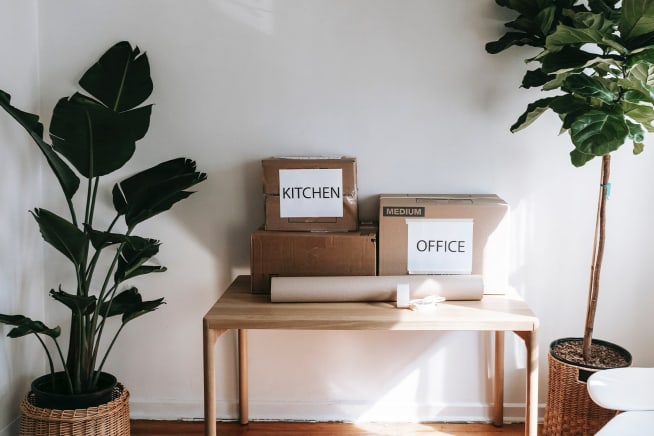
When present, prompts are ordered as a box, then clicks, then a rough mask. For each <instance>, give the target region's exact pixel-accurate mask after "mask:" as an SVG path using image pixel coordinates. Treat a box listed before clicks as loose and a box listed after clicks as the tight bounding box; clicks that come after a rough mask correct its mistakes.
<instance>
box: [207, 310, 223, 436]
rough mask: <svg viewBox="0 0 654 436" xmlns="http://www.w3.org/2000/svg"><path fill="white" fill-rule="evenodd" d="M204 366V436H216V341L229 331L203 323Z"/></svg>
mask: <svg viewBox="0 0 654 436" xmlns="http://www.w3.org/2000/svg"><path fill="white" fill-rule="evenodd" d="M202 324H203V325H202V357H203V365H204V434H205V435H206V436H216V356H215V352H216V341H217V340H218V338H219V337H220V336H221V335H222V334H223V333H225V332H226V331H227V330H216V329H212V328H209V327H207V323H206V321H203V323H202Z"/></svg>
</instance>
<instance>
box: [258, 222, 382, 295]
mask: <svg viewBox="0 0 654 436" xmlns="http://www.w3.org/2000/svg"><path fill="white" fill-rule="evenodd" d="M250 270H251V275H252V292H253V293H269V292H270V278H271V277H273V276H287V277H307V276H374V275H376V274H377V227H376V226H361V227H360V229H359V230H358V231H355V232H334V233H327V232H284V231H267V230H263V229H259V230H256V231H255V232H253V233H252V236H251V246H250Z"/></svg>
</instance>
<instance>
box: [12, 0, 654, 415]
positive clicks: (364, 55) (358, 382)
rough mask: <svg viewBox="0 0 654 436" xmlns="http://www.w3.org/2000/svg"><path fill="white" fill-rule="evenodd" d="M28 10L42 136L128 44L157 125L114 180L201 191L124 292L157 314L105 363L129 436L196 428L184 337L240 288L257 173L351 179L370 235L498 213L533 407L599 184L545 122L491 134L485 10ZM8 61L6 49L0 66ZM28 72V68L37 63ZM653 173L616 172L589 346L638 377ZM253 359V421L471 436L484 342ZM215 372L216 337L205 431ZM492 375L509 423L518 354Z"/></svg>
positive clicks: (380, 340)
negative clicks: (315, 162)
mask: <svg viewBox="0 0 654 436" xmlns="http://www.w3.org/2000/svg"><path fill="white" fill-rule="evenodd" d="M38 6H39V32H40V39H39V44H40V48H39V53H40V57H41V86H42V96H43V100H42V106H43V108H44V112H43V114H44V116H45V117H46V118H47V114H48V113H49V111H50V109H51V108H52V106H53V105H54V103H55V102H56V100H57V98H58V97H60V96H63V95H67V94H70V93H71V92H72V90H73V86H74V83H75V82H76V80H77V79H78V78H79V75H80V74H81V73H82V72H83V71H84V70H85V69H86V68H87V67H88V66H89V65H90V63H91V62H92V61H94V60H95V59H96V58H97V56H99V55H100V54H101V53H102V52H103V51H104V50H105V49H106V48H108V47H109V46H110V45H111V44H113V43H114V42H116V41H118V40H122V39H126V40H129V41H131V42H133V43H135V44H138V45H139V46H140V47H141V48H142V49H143V50H146V51H147V52H148V55H149V56H150V61H151V65H152V74H153V78H154V82H155V91H154V94H153V96H152V101H153V102H154V103H155V104H156V105H155V108H154V115H153V120H152V127H151V130H150V133H149V134H148V136H146V138H145V139H144V140H142V141H141V143H140V145H139V146H138V149H137V152H136V155H135V158H134V162H133V165H132V166H131V167H130V169H134V170H135V169H137V168H142V167H145V166H148V165H151V164H153V163H156V162H159V161H161V160H164V159H167V158H169V157H173V156H178V155H185V156H189V157H192V158H194V159H196V160H197V161H198V162H199V165H200V166H201V168H202V169H203V170H205V171H207V172H208V175H209V180H208V181H207V182H205V183H204V184H202V185H200V186H199V187H198V193H197V194H195V196H193V197H191V199H189V200H187V201H186V202H185V204H184V203H182V204H180V205H178V207H177V208H176V209H174V210H173V211H172V212H171V213H170V214H169V215H168V216H165V215H162V216H160V217H159V218H157V219H155V220H153V222H152V223H148V224H146V225H144V226H143V227H142V228H141V230H140V231H141V233H142V234H144V235H147V236H152V237H157V238H160V239H161V240H162V241H163V246H162V250H161V255H160V259H161V261H162V262H163V263H164V264H165V265H167V266H168V267H169V271H168V272H167V273H165V274H163V275H159V276H158V277H155V278H152V279H148V280H147V281H143V282H141V283H140V288H141V289H143V290H145V291H144V293H145V295H147V296H149V297H152V298H154V297H156V296H159V295H162V296H165V297H166V300H167V302H168V304H167V305H166V306H164V307H163V308H162V309H161V310H159V311H157V312H155V313H154V314H152V315H149V316H148V317H144V318H142V319H140V320H138V321H135V322H134V324H133V325H132V326H130V327H131V328H129V329H128V330H129V331H128V332H127V333H126V335H125V336H123V337H122V339H121V340H120V341H119V344H118V345H117V347H118V348H117V350H116V353H115V354H114V355H113V357H112V359H110V362H109V363H108V368H107V369H109V370H111V371H112V372H114V373H116V374H118V376H119V377H120V379H121V380H122V381H123V382H124V383H125V384H126V385H127V386H128V387H129V389H130V391H131V393H132V416H133V417H135V418H166V419H175V418H199V417H201V416H202V365H201V358H202V352H201V320H202V316H203V315H204V313H205V312H206V311H207V310H208V308H209V307H210V306H211V304H212V303H213V302H214V301H215V300H216V299H217V298H218V296H219V295H220V294H221V292H222V291H223V290H224V289H225V287H226V286H227V285H228V284H229V282H230V281H231V280H232V279H233V277H234V276H235V275H237V274H241V273H247V272H248V267H249V235H250V232H251V231H252V230H254V229H255V228H256V227H257V226H259V225H260V224H261V223H262V222H263V201H262V197H261V193H260V191H261V183H260V166H259V161H260V159H261V158H264V157H268V156H270V155H300V154H345V155H351V156H355V157H357V159H358V170H359V174H358V176H359V179H358V182H359V195H360V199H361V217H362V218H367V219H370V218H374V217H375V214H376V196H377V195H378V194H379V193H382V192H424V193H435V192H440V193H447V192H449V193H469V192H483V193H497V194H498V195H500V196H501V197H503V198H504V199H505V200H507V201H508V202H509V204H510V205H511V207H512V212H511V220H512V239H511V246H512V250H513V251H512V252H513V254H512V259H511V271H510V273H511V283H512V285H513V286H514V287H515V288H516V289H517V290H518V291H519V292H520V293H521V294H522V295H523V296H524V297H525V298H526V299H527V301H528V302H529V303H530V304H531V306H532V307H533V309H534V311H535V312H536V313H537V315H538V316H539V317H540V318H541V326H542V328H541V334H540V345H541V349H542V353H541V368H542V371H541V382H542V383H541V399H542V400H544V392H545V382H546V351H547V345H548V344H549V342H550V341H552V340H553V339H555V338H558V337H561V336H579V335H581V334H582V331H581V330H582V323H583V312H584V307H583V306H584V304H585V290H586V286H587V279H588V267H589V265H590V254H591V243H592V228H593V225H594V208H595V200H596V195H597V191H596V190H597V187H598V180H599V165H598V162H593V163H590V164H589V165H587V166H586V167H584V168H582V169H575V168H573V167H572V165H571V164H570V163H569V160H568V155H567V153H568V151H569V149H570V145H569V142H568V139H567V138H566V137H559V136H557V133H558V129H559V124H558V123H557V121H556V119H555V118H554V117H553V116H551V115H547V116H545V117H544V118H543V119H542V120H539V121H538V122H537V123H536V124H535V125H534V126H533V127H532V128H530V129H529V130H528V131H525V132H522V133H519V134H516V135H513V134H511V133H510V132H509V129H508V128H509V126H510V125H511V124H512V123H513V122H514V120H515V119H516V118H517V116H518V115H519V114H520V113H521V112H522V111H523V110H524V107H525V105H526V104H527V103H528V102H530V101H532V100H533V99H535V98H536V97H537V94H535V93H533V92H529V91H526V90H522V89H519V86H518V85H519V83H520V80H521V78H522V75H523V73H524V65H523V59H524V58H525V57H526V56H528V54H529V53H528V52H527V51H524V50H522V51H521V50H515V51H512V52H509V53H506V54H502V55H499V56H490V55H487V54H486V53H485V51H484V44H485V42H487V41H489V40H492V39H496V38H497V37H499V35H500V34H501V31H502V23H503V22H504V21H505V19H506V18H507V17H506V15H504V13H503V12H502V11H501V10H499V9H498V8H497V6H496V5H495V3H494V2H493V1H491V0H486V1H480V0H459V1H456V2H455V1H449V2H446V1H443V0H441V1H433V0H410V1H406V0H403V1H399V0H395V1H390V0H386V1H379V0H357V1H351V0H350V1H345V0H277V1H275V0H258V1H257V0H207V1H199V0H194V1H185V2H180V1H173V0H139V1H133V0H131V1H129V0H114V1H112V2H107V1H98V0H96V1H89V0H85V1H82V0H59V1H58V2H39V3H38ZM15 51H17V50H15V49H14V48H12V47H11V46H6V47H5V46H3V51H2V53H3V55H4V53H6V52H10V53H14V52H15ZM25 62H26V66H25V67H24V68H29V66H30V65H32V64H33V63H34V59H33V58H30V59H28V60H26V61H25ZM19 71H23V69H19ZM2 86H6V85H4V84H3V85H2ZM653 159H654V156H653V155H652V153H651V150H646V151H645V153H644V155H643V156H640V157H638V158H633V157H632V156H631V155H630V152H629V150H628V149H625V150H622V151H621V152H620V153H618V154H617V155H616V156H615V158H614V172H613V182H614V185H613V192H612V197H611V200H610V206H609V207H610V209H609V241H608V244H607V250H608V252H607V255H606V259H605V268H604V271H603V283H602V292H603V294H602V295H601V299H600V307H599V313H598V318H597V319H598V322H597V326H596V336H597V337H598V338H604V339H607V340H612V341H615V342H618V343H620V344H622V345H623V346H625V347H627V348H628V349H630V350H631V351H632V352H633V354H634V361H635V363H636V364H639V365H654V351H653V350H652V349H651V347H649V343H648V341H647V340H646V339H645V337H646V336H644V335H643V334H642V332H648V331H651V330H652V328H653V327H654V320H652V318H651V317H650V316H649V312H650V308H651V307H652V304H653V303H654V301H653V300H654V297H653V296H652V294H651V293H650V292H648V285H649V280H648V279H649V276H648V269H649V263H650V262H649V260H650V259H651V258H652V250H653V248H652V247H654V244H652V243H651V242H652V239H653V238H654V234H653V232H652V231H651V230H650V229H649V226H648V224H649V220H648V216H650V215H651V214H652V212H653V211H652V206H651V205H650V204H649V202H648V201H647V199H648V198H649V195H648V194H649V193H650V192H651V191H650V189H651V188H650V186H651V185H652V177H654V176H652V172H651V171H648V168H649V167H651V165H652V162H653ZM46 177H50V176H49V175H47V176H44V179H45V178H46ZM30 237H34V236H33V235H30ZM17 265H20V264H17ZM48 265H51V264H50V263H48ZM50 269H52V268H50ZM48 274H49V276H48V277H51V276H54V277H61V273H60V272H58V271H52V270H50V271H48ZM64 279H65V278H64ZM48 280H49V279H48ZM57 280H59V278H57ZM47 283H48V286H54V285H55V284H56V283H52V284H50V282H49V281H48V282H47ZM146 289H147V290H146ZM55 318H56V317H55ZM507 338H508V336H507ZM250 346H251V349H250V357H251V364H250V377H251V379H250V399H251V403H250V414H251V418H252V419H257V418H278V419H285V418H286V419H336V420H339V419H345V420H356V419H371V420H384V419H386V420H410V419H454V420H460V419H486V418H488V412H489V403H490V401H491V399H492V394H491V392H490V381H489V380H488V378H487V376H486V374H487V371H486V369H487V365H488V356H489V347H490V341H489V338H488V336H487V335H477V334H474V333H449V334H427V333H420V334H410V333H403V332H388V333H384V332H356V333H354V332H333V333H328V332H252V333H251V336H250ZM234 351H235V339H234V336H233V335H231V334H229V335H226V337H224V338H222V339H221V340H220V341H219V344H218V347H217V351H216V353H217V359H218V363H219V369H218V373H217V380H218V390H217V395H218V416H219V418H235V417H236V414H237V412H236V397H237V390H236V383H235V374H236V372H235V358H234ZM507 353H510V354H509V355H508V356H507V362H506V367H507V376H506V386H507V388H506V389H507V392H506V402H507V406H508V409H507V414H506V415H507V417H509V418H511V417H517V418H520V417H521V416H522V413H523V411H522V409H521V408H520V406H521V405H522V404H523V402H524V399H523V389H524V382H523V379H524V365H523V364H522V361H523V359H524V351H523V347H522V345H521V343H520V342H519V341H517V340H514V339H513V338H508V339H507Z"/></svg>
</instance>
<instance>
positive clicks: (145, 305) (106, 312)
mask: <svg viewBox="0 0 654 436" xmlns="http://www.w3.org/2000/svg"><path fill="white" fill-rule="evenodd" d="M163 300H164V299H163V298H158V299H156V300H151V301H143V298H142V297H141V294H139V291H138V289H136V288H135V287H132V288H129V289H126V290H124V291H122V292H121V293H120V294H118V295H116V296H115V297H114V299H113V301H106V302H103V303H101V304H100V308H99V309H100V310H99V311H100V315H101V316H103V317H105V318H109V317H112V316H116V315H122V323H123V324H127V323H128V322H129V321H131V320H133V319H136V318H138V317H139V316H142V315H145V314H146V313H149V312H152V311H154V310H156V309H157V308H158V307H159V306H161V305H162V304H166V303H165V302H164V301H163Z"/></svg>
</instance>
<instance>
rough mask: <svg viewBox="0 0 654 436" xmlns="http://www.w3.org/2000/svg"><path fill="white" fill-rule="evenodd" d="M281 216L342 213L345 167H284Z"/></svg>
mask: <svg viewBox="0 0 654 436" xmlns="http://www.w3.org/2000/svg"><path fill="white" fill-rule="evenodd" d="M279 198H280V216H281V217H282V218H300V217H342V216H343V170H342V169H340V168H334V169H280V170H279Z"/></svg>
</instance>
